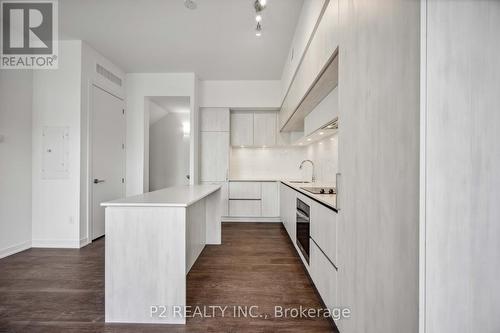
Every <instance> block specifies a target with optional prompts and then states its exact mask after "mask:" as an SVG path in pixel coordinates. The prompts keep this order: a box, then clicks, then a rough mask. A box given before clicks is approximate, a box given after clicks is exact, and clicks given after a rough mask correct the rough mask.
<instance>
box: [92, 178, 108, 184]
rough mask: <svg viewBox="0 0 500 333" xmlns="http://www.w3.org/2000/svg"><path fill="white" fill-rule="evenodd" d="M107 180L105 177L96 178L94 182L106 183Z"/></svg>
mask: <svg viewBox="0 0 500 333" xmlns="http://www.w3.org/2000/svg"><path fill="white" fill-rule="evenodd" d="M105 181H106V180H105V179H97V178H95V179H94V184H99V183H104V182H105Z"/></svg>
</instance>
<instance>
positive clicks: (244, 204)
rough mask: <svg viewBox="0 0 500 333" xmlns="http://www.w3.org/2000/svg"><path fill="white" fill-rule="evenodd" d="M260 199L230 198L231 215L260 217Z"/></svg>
mask: <svg viewBox="0 0 500 333" xmlns="http://www.w3.org/2000/svg"><path fill="white" fill-rule="evenodd" d="M260 207H261V201H260V200H229V215H230V216H233V217H260V216H261V208H260Z"/></svg>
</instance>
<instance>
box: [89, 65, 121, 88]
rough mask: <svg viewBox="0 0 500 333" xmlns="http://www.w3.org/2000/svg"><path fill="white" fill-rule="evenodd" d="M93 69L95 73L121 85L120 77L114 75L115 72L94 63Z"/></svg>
mask: <svg viewBox="0 0 500 333" xmlns="http://www.w3.org/2000/svg"><path fill="white" fill-rule="evenodd" d="M95 70H96V72H97V73H99V74H101V75H102V76H103V77H105V78H106V79H108V80H109V81H111V82H113V83H114V84H116V85H118V86H120V87H121V86H122V79H120V78H119V77H118V76H116V75H115V74H113V73H111V72H110V71H108V70H107V69H106V68H104V67H103V66H101V65H99V64H96V68H95Z"/></svg>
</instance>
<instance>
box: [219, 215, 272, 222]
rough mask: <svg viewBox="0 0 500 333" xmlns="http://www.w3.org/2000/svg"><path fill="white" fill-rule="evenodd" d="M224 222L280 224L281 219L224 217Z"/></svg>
mask: <svg viewBox="0 0 500 333" xmlns="http://www.w3.org/2000/svg"><path fill="white" fill-rule="evenodd" d="M222 222H242V223H252V222H258V223H280V222H281V217H232V216H223V217H222Z"/></svg>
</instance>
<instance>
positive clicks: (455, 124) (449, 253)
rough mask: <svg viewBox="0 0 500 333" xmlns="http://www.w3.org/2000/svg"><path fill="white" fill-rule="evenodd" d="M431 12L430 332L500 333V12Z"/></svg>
mask: <svg viewBox="0 0 500 333" xmlns="http://www.w3.org/2000/svg"><path fill="white" fill-rule="evenodd" d="M425 4H426V5H427V8H426V10H425V11H423V14H426V17H425V15H424V22H425V23H426V24H425V27H426V29H427V31H426V35H424V37H426V38H427V40H426V41H424V43H423V52H422V55H423V57H422V60H423V61H424V66H425V65H426V67H423V68H422V70H423V74H422V80H423V82H422V87H423V89H422V93H423V101H424V103H423V104H422V112H423V118H422V125H423V132H422V136H423V138H422V147H423V149H425V150H424V154H423V155H422V156H423V163H422V168H423V170H422V171H423V172H422V175H423V177H422V184H423V188H422V192H423V194H424V195H423V201H424V205H423V210H424V212H425V214H424V215H422V234H423V236H424V237H423V239H422V247H423V248H424V249H425V251H424V252H423V256H422V262H423V263H424V265H422V270H423V273H424V275H423V280H422V281H421V283H422V286H425V294H424V295H423V296H424V297H423V299H422V314H425V317H422V323H423V324H422V327H421V332H426V333H441V332H484V333H494V332H500V316H499V314H500V297H499V295H500V289H499V288H500V287H499V277H500V209H499V207H500V205H499V204H500V93H499V91H500V90H499V89H500V56H499V54H500V43H499V35H498V33H499V31H500V2H498V1H425V2H424V5H425ZM425 61H427V63H426V64H425ZM424 259H425V261H424Z"/></svg>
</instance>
